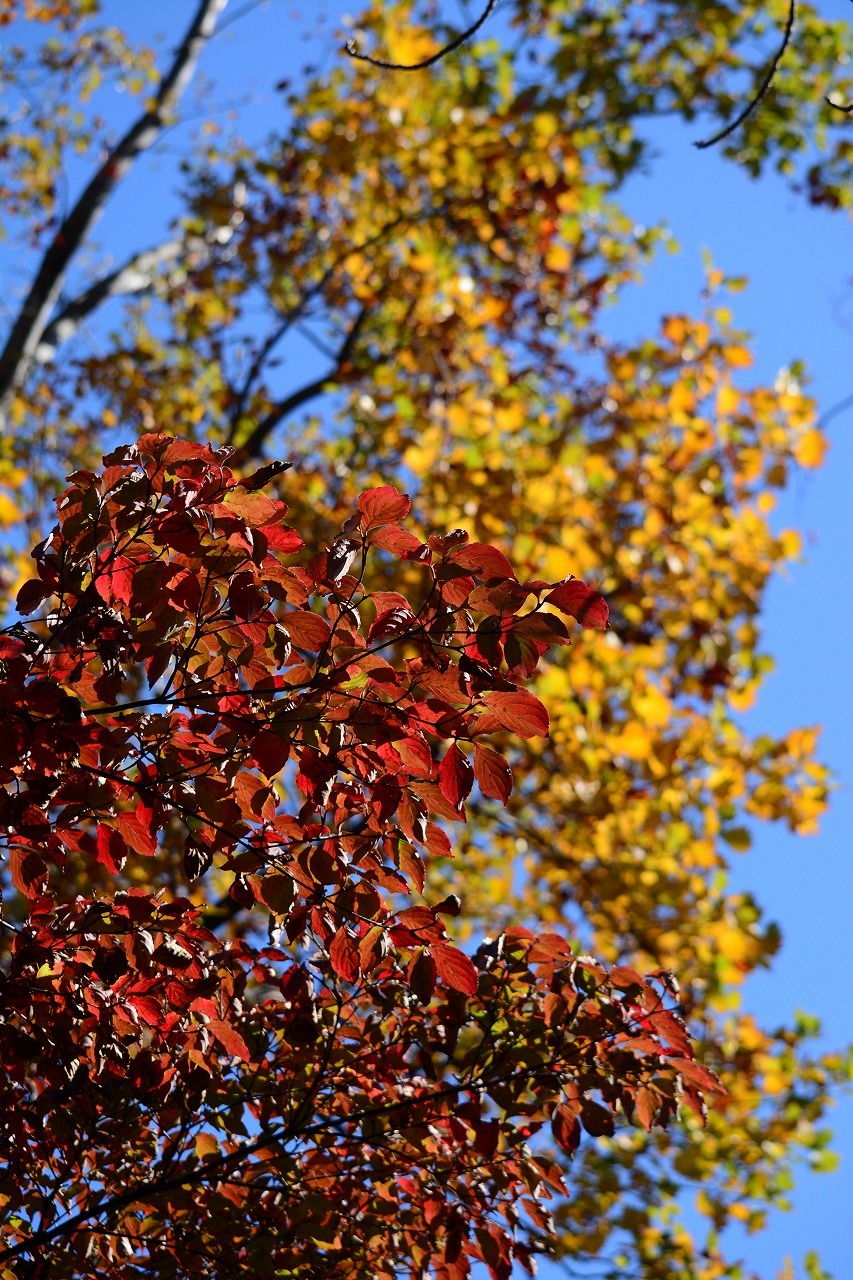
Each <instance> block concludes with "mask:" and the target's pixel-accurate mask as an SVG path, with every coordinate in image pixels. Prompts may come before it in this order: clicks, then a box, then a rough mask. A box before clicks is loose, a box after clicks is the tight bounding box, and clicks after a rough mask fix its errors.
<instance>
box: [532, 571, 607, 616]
mask: <svg viewBox="0 0 853 1280" xmlns="http://www.w3.org/2000/svg"><path fill="white" fill-rule="evenodd" d="M545 603H546V604H553V605H554V606H555V607H556V608H557V609H559V610H560V612H561V613H568V614H569V615H570V616H571V617H572V618H577V620H578V622H579V623H580V624H581V626H582V627H606V626H607V619H608V617H609V616H610V610H609V609H608V607H607V602H606V600H605V599H604V596H603V595H602V594H601V593H600V592H599V591H596V590H595V588H594V587H588V586H587V584H586V583H585V582H581V580H580V578H569V580H568V582H561V583H560V584H559V586H558V587H555V589H554V590H553V591H552V592H550V594H549V595H547V596H546V597H545Z"/></svg>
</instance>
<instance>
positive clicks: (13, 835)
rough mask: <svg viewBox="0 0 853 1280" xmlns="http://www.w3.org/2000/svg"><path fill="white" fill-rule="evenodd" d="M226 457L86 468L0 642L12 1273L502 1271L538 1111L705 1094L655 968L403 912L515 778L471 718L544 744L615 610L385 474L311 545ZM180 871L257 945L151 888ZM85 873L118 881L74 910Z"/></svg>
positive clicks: (665, 1110)
mask: <svg viewBox="0 0 853 1280" xmlns="http://www.w3.org/2000/svg"><path fill="white" fill-rule="evenodd" d="M228 456H229V455H228V452H227V451H226V450H212V449H210V448H208V447H204V446H200V445H196V444H190V443H186V442H181V441H175V440H172V439H170V438H168V437H165V436H160V435H148V436H145V437H143V438H142V439H141V440H140V441H139V442H138V443H137V444H135V445H132V446H129V447H127V448H122V449H119V450H117V451H115V452H114V453H113V454H111V455H110V456H109V457H107V458H106V459H105V460H104V461H105V469H104V471H103V473H102V474H101V475H95V474H93V473H89V472H78V473H76V474H75V475H73V476H72V477H71V478H70V479H71V483H70V487H69V488H68V489H67V490H66V491H65V493H64V494H63V495H62V496H61V497H60V499H59V500H58V504H57V506H58V511H59V521H60V522H59V525H58V526H57V527H56V529H55V530H54V532H53V533H52V534H51V536H50V537H49V538H48V539H47V540H46V541H45V542H44V543H43V544H42V545H41V546H40V547H38V548H37V549H36V551H35V552H34V556H35V559H36V563H37V566H38V578H37V579H35V580H33V581H32V582H30V583H27V584H26V585H25V586H24V587H23V589H22V591H21V592H20V595H19V597H18V606H19V610H20V611H21V612H22V613H24V614H30V613H33V612H35V611H36V610H40V617H39V618H38V619H37V620H35V621H33V622H32V623H31V624H30V625H29V626H24V625H23V624H20V623H19V624H17V625H16V626H15V627H13V628H10V629H8V630H7V632H6V633H5V635H4V636H3V637H2V638H0V662H2V674H3V683H2V689H1V690H0V712H2V716H3V726H4V729H3V734H2V736H0V782H2V783H3V789H2V790H0V829H2V830H3V831H4V832H5V836H4V837H3V838H4V840H5V842H6V845H7V849H8V865H9V874H10V877H11V880H12V884H13V886H14V888H15V889H16V890H17V891H18V893H19V894H20V895H21V897H22V898H23V899H24V900H25V901H26V903H27V909H26V911H25V912H24V918H23V919H22V922H21V924H20V926H19V927H18V928H17V929H14V930H12V931H11V933H12V937H13V938H14V941H13V944H12V946H11V948H10V951H9V955H8V962H7V963H6V965H5V967H4V969H3V970H2V971H0V978H2V985H0V1080H2V1090H3V1095H2V1104H3V1117H4V1118H3V1120H2V1121H0V1158H2V1159H3V1160H4V1161H5V1162H6V1163H7V1169H6V1172H5V1174H4V1175H2V1177H0V1201H2V1203H3V1204H4V1206H5V1209H4V1216H5V1226H4V1227H3V1228H2V1229H1V1230H2V1233H3V1234H2V1237H0V1238H2V1241H3V1244H2V1246H0V1275H3V1274H4V1273H3V1271H2V1267H3V1266H4V1265H5V1266H6V1268H7V1271H6V1273H5V1274H8V1275H15V1274H16V1272H15V1270H14V1268H15V1266H16V1265H17V1261H16V1260H20V1261H21V1262H24V1261H25V1260H26V1265H27V1266H29V1267H32V1266H36V1267H41V1266H44V1267H45V1268H46V1269H45V1270H44V1272H43V1274H44V1275H50V1276H51V1277H54V1276H56V1277H62V1276H75V1277H76V1276H89V1275H92V1276H94V1275H116V1276H118V1275H119V1274H120V1275H122V1276H132V1275H136V1274H139V1275H142V1274H146V1275H147V1274H151V1273H152V1270H153V1271H154V1272H156V1273H157V1274H163V1275H166V1274H180V1275H196V1274H198V1275H216V1276H222V1277H225V1276H233V1275H239V1274H251V1275H264V1274H270V1275H272V1274H278V1275H282V1274H284V1275H287V1274H298V1275H300V1276H302V1275H318V1276H320V1275H322V1276H331V1275H334V1276H342V1277H343V1276H353V1277H354V1276H366V1275H370V1276H389V1277H390V1276H392V1275H397V1274H399V1271H400V1268H401V1267H405V1266H408V1268H409V1270H410V1272H411V1274H412V1275H413V1276H419V1275H422V1274H424V1273H425V1271H426V1270H428V1269H431V1270H432V1271H433V1273H434V1274H435V1275H437V1276H440V1277H447V1278H448V1280H450V1278H451V1277H452V1278H455V1277H463V1276H465V1275H467V1274H468V1271H469V1268H470V1262H471V1260H472V1259H482V1260H483V1261H485V1262H486V1264H487V1265H488V1267H489V1269H490V1271H491V1273H492V1275H494V1276H495V1277H500V1278H505V1277H508V1276H509V1274H510V1270H511V1266H512V1259H513V1258H516V1259H518V1260H519V1261H520V1262H521V1263H523V1264H524V1263H526V1262H529V1260H530V1246H529V1243H527V1242H526V1229H531V1224H533V1225H534V1226H535V1228H536V1229H537V1230H539V1231H541V1230H543V1229H545V1228H546V1227H547V1214H546V1213H545V1211H544V1209H543V1208H542V1206H541V1205H540V1203H539V1201H540V1199H541V1197H542V1195H543V1194H550V1193H547V1192H546V1191H544V1190H543V1189H544V1188H547V1187H548V1186H550V1187H552V1188H556V1189H561V1184H560V1181H559V1175H558V1173H557V1170H556V1166H555V1165H554V1164H553V1163H552V1162H549V1160H548V1159H547V1158H546V1156H545V1155H544V1154H538V1155H533V1154H532V1153H531V1150H530V1147H529V1145H528V1142H529V1139H530V1137H531V1136H532V1135H533V1134H534V1133H535V1132H536V1130H537V1129H538V1128H539V1127H540V1126H541V1124H542V1123H544V1122H545V1121H546V1120H548V1119H550V1120H551V1123H552V1126H553V1134H554V1137H555V1138H556V1140H557V1142H558V1143H559V1144H560V1145H561V1146H562V1147H563V1148H564V1149H565V1150H567V1151H573V1150H574V1148H575V1147H576V1146H577V1143H578V1141H579V1138H580V1133H581V1126H583V1127H584V1128H585V1129H586V1130H587V1131H588V1132H589V1133H591V1134H593V1135H605V1134H609V1133H611V1132H612V1131H613V1125H614V1117H615V1115H616V1114H617V1113H619V1114H622V1115H624V1116H625V1117H627V1118H628V1119H629V1120H630V1119H631V1118H632V1117H634V1116H635V1115H636V1117H637V1119H638V1120H639V1122H640V1123H641V1124H643V1125H644V1126H645V1127H646V1128H650V1127H651V1125H652V1124H654V1123H658V1124H666V1123H667V1121H668V1120H669V1119H670V1118H671V1116H672V1115H673V1114H674V1111H675V1108H676V1103H677V1100H678V1099H679V1098H681V1099H682V1100H684V1101H686V1102H687V1103H688V1104H689V1105H691V1106H692V1107H694V1109H696V1110H697V1111H701V1105H702V1103H701V1094H700V1090H702V1089H705V1090H708V1089H711V1090H713V1089H714V1088H716V1087H717V1086H716V1084H715V1081H714V1079H713V1077H712V1076H710V1074H709V1073H708V1072H706V1071H705V1070H704V1069H703V1068H701V1067H700V1066H698V1065H697V1064H696V1063H695V1062H694V1060H693V1053H692V1049H691V1045H690V1042H689V1039H688V1036H687V1033H686V1030H685V1028H684V1025H683V1023H682V1022H681V1021H680V1019H679V1018H678V1016H677V1014H676V1013H675V1012H674V1011H673V1010H672V1009H670V1008H667V1007H666V1005H665V1003H664V999H663V989H662V988H661V986H660V982H658V983H657V984H656V985H655V984H653V983H651V982H650V981H649V980H648V979H644V978H642V977H641V975H639V974H637V973H634V972H633V971H632V970H627V969H615V970H612V971H611V972H610V973H608V972H606V971H605V970H604V969H603V968H601V967H600V966H597V965H596V964H595V963H594V962H592V961H586V960H575V959H574V958H573V957H572V954H571V951H570V949H569V948H568V946H567V945H566V944H565V943H564V942H562V941H561V940H560V939H558V938H556V937H553V936H546V937H545V938H540V939H538V940H537V939H535V938H534V937H533V935H531V934H527V933H526V932H525V931H523V930H514V931H511V933H510V934H509V935H506V936H505V937H504V938H502V939H500V940H499V941H498V942H497V943H494V944H490V946H484V947H483V948H481V949H480V951H479V952H478V954H477V956H476V957H475V958H474V959H473V960H472V959H471V958H470V957H468V956H467V955H466V954H464V953H463V952H462V951H461V950H459V949H458V948H457V947H456V946H455V945H454V944H453V943H452V942H451V941H450V940H449V939H448V936H447V933H446V929H445V926H444V924H443V921H442V919H441V915H442V914H455V913H456V911H457V910H458V901H457V900H455V899H449V900H447V901H445V902H444V903H441V904H439V905H438V907H434V906H428V905H426V904H425V903H421V904H419V905H418V904H416V905H412V900H413V896H414V897H415V899H416V900H417V899H421V898H422V895H423V891H424V889H425V887H426V866H427V861H428V859H429V858H431V857H448V856H450V855H451V844H450V841H449V839H448V836H447V834H446V832H445V830H444V828H443V827H442V826H441V825H440V821H441V820H442V819H443V820H453V819H456V820H462V821H464V820H465V802H466V799H467V797H468V796H469V794H470V793H471V792H472V790H473V788H474V786H475V784H476V786H477V787H478V788H479V791H480V793H481V794H482V795H484V796H486V797H490V798H493V799H495V800H500V801H505V800H506V799H507V797H508V795H509V791H510V788H511V785H512V776H511V772H510V768H509V765H508V763H507V761H506V759H505V757H504V756H503V754H502V753H501V752H500V751H498V750H496V749H495V747H494V746H493V745H489V743H488V742H487V741H486V739H489V738H494V735H495V734H498V735H500V734H505V733H506V732H507V731H508V732H510V733H515V734H520V735H522V736H528V737H530V736H535V735H539V734H544V733H546V732H547V728H548V718H547V713H546V711H545V709H544V707H543V706H542V704H541V703H540V702H539V701H538V700H537V699H536V698H534V697H533V696H532V695H531V694H530V693H529V692H527V691H526V690H524V689H523V688H520V687H519V684H520V682H522V681H524V680H526V679H527V678H528V677H529V676H530V675H531V674H532V673H533V671H534V670H535V669H536V666H537V664H538V662H539V660H540V658H541V657H542V656H543V655H544V653H545V652H546V650H547V649H548V647H549V646H550V645H551V644H566V643H568V631H567V629H566V626H565V624H564V622H563V621H562V619H561V618H560V617H559V613H563V614H567V615H569V616H572V617H574V618H576V619H577V620H578V621H580V622H581V623H582V624H583V625H589V626H602V625H605V623H606V618H607V613H606V606H605V605H604V602H603V601H602V600H601V598H600V596H598V595H597V593H596V592H594V591H593V590H592V588H590V587H588V586H586V585H585V584H584V583H582V582H579V581H577V580H574V579H571V580H569V581H568V582H563V583H558V584H553V583H545V582H539V581H534V582H526V583H519V582H518V580H517V579H516V577H515V575H514V573H513V571H512V568H511V566H510V565H509V563H508V561H507V560H506V558H505V557H504V556H503V555H502V554H501V553H500V552H499V551H497V550H496V549H495V548H492V547H489V546H485V545H481V544H471V543H470V542H469V541H468V539H467V536H466V535H465V534H464V533H461V532H459V531H456V532H453V533H450V534H447V535H445V536H442V537H431V538H429V539H428V540H427V541H426V542H421V541H420V540H419V539H418V538H417V537H415V536H414V535H413V534H412V533H410V532H408V531H407V530H405V529H404V528H402V527H401V524H400V522H401V521H402V520H403V518H404V517H405V516H406V515H407V514H408V511H409V501H408V499H407V498H406V497H405V496H404V495H402V494H400V493H398V492H397V491H396V490H394V489H391V488H388V487H383V488H379V489H373V490H370V491H368V492H366V493H364V494H362V495H361V497H360V498H359V501H358V509H357V511H356V512H354V514H353V515H352V517H351V518H350V519H349V520H347V522H346V524H345V526H344V528H343V530H342V532H341V534H340V536H339V537H338V538H337V539H336V540H335V541H334V542H333V543H332V545H331V546H330V547H328V548H327V549H326V550H324V551H322V552H320V553H319V554H314V555H313V556H312V555H307V554H306V555H304V556H302V557H301V558H300V559H299V562H298V563H294V559H293V558H294V555H295V553H298V552H300V551H301V550H302V541H301V539H300V538H299V536H298V534H297V533H296V532H295V531H294V530H293V529H291V528H289V527H288V526H287V525H286V524H285V523H284V517H285V514H286V508H285V506H284V504H283V503H282V502H280V501H277V500H275V499H272V498H270V497H268V496H266V495H265V494H264V493H263V492H262V488H263V486H264V484H265V483H266V482H267V481H268V480H269V479H271V478H273V477H274V476H275V475H277V474H278V473H279V472H280V471H281V470H282V468H281V466H280V465H278V464H273V465H272V466H271V467H268V468H265V469H263V470H262V471H261V472H258V473H257V474H256V475H254V476H253V477H251V478H249V479H242V480H240V479H238V478H237V477H235V475H234V474H233V473H232V472H231V470H230V469H229V467H228V466H227V462H228ZM377 554H378V555H380V556H382V557H389V556H390V557H395V558H396V559H398V560H399V561H401V565H400V585H401V587H405V594H404V593H403V592H402V591H401V592H389V591H387V590H383V591H370V590H369V587H368V585H367V584H368V572H369V561H370V557H371V556H372V555H374V556H375V555H377ZM500 740H501V738H500V737H499V738H498V741H500ZM291 795H292V796H295V797H297V798H296V799H295V800H294V802H293V803H292V804H288V802H287V797H288V796H291ZM177 856H180V857H181V858H182V860H183V868H184V872H185V875H186V877H187V878H189V879H190V880H194V879H196V878H197V877H199V876H201V875H203V874H204V873H206V872H207V871H208V869H209V868H210V867H211V866H212V865H215V866H216V868H217V873H218V874H220V873H223V872H224V873H225V874H227V875H230V880H231V887H230V905H231V906H233V909H234V911H235V912H242V913H244V914H245V916H246V919H247V921H248V922H249V923H248V924H247V925H246V927H245V928H244V929H243V930H242V933H243V936H242V937H236V938H234V937H232V938H231V939H229V940H228V941H223V940H222V939H220V938H218V937H217V935H216V934H215V932H214V931H213V929H212V928H208V927H207V923H208V920H207V917H202V916H201V913H200V910H199V908H198V907H197V906H195V905H193V902H192V901H191V900H190V899H189V898H172V899H171V900H170V899H169V897H168V895H166V894H164V893H163V892H159V893H158V892H155V891H154V890H153V888H152V890H151V891H149V890H143V889H139V888H135V889H134V888H130V887H129V884H130V882H129V881H128V880H127V870H128V867H126V865H125V864H126V863H128V864H129V866H130V867H132V866H134V865H136V866H137V867H138V866H139V865H140V864H141V865H143V866H144V865H145V864H144V862H141V860H144V859H151V860H152V861H151V866H152V874H151V876H150V877H149V882H150V883H151V884H152V886H153V885H155V884H156V882H157V879H156V875H155V873H154V868H158V867H159V866H160V864H161V863H162V862H163V859H168V858H174V857H177ZM69 864H72V865H73V866H74V867H75V868H76V869H78V870H79V868H80V867H81V866H83V867H85V866H87V865H88V866H89V867H90V868H91V872H92V876H93V878H95V877H96V876H97V878H98V882H99V883H101V882H103V880H104V877H105V876H106V877H107V885H108V887H110V892H108V893H104V894H100V895H99V896H98V897H95V898H85V899H84V898H82V897H76V898H75V900H74V901H71V902H68V901H67V898H68V896H69V895H68V893H67V891H65V892H64V891H63V890H64V881H63V874H64V873H67V868H68V866H69ZM98 864H100V865H98ZM110 881H112V885H111V886H110ZM137 881H138V877H137ZM63 899H66V900H65V901H63ZM267 926H268V927H269V933H270V942H269V944H268V945H265V944H264V942H263V941H262V940H261V939H260V938H259V937H258V936H257V933H258V929H259V927H264V928H265V927H267ZM39 1260H41V1261H39ZM27 1274H33V1275H35V1274H37V1273H36V1271H31V1270H28V1271H27ZM38 1274H39V1275H41V1274H42V1271H41V1270H39V1271H38Z"/></svg>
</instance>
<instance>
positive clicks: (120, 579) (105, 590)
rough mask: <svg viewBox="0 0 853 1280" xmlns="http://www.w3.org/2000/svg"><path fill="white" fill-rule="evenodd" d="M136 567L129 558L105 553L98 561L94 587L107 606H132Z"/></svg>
mask: <svg viewBox="0 0 853 1280" xmlns="http://www.w3.org/2000/svg"><path fill="white" fill-rule="evenodd" d="M135 568H136V565H135V564H134V562H133V561H132V560H128V558H127V556H116V555H112V554H111V553H109V552H105V553H104V554H103V555H102V556H101V557H100V559H99V560H98V566H97V569H96V570H95V579H94V585H95V590H96V591H97V593H98V595H99V596H100V597H101V599H102V600H103V601H104V603H105V604H109V605H114V604H130V596H131V591H132V587H133V571H134V569H135Z"/></svg>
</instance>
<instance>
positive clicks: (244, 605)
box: [228, 572, 269, 622]
mask: <svg viewBox="0 0 853 1280" xmlns="http://www.w3.org/2000/svg"><path fill="white" fill-rule="evenodd" d="M228 603H229V604H230V605H231V608H232V609H233V610H234V613H235V615H236V616H237V617H238V618H239V619H240V621H241V622H251V621H252V619H253V618H257V616H258V614H259V613H262V612H263V611H264V609H266V607H267V605H268V603H269V601H268V599H267V597H266V595H265V594H264V592H263V591H261V590H260V589H259V588H258V586H257V585H256V583H255V580H254V578H253V577H252V575H251V573H245V572H244V573H235V575H234V577H233V578H232V579H231V583H230V586H229V587H228Z"/></svg>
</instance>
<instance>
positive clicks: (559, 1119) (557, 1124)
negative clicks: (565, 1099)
mask: <svg viewBox="0 0 853 1280" xmlns="http://www.w3.org/2000/svg"><path fill="white" fill-rule="evenodd" d="M551 1132H552V1133H553V1135H554V1140H555V1141H556V1143H557V1145H558V1146H560V1147H562V1148H563V1150H564V1151H567V1152H568V1154H569V1155H573V1154H574V1153H575V1151H577V1149H578V1146H579V1144H580V1140H581V1127H580V1122H579V1121H578V1118H577V1116H576V1115H575V1113H574V1111H572V1110H571V1108H569V1107H555V1109H554V1114H553V1115H552V1116H551Z"/></svg>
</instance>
